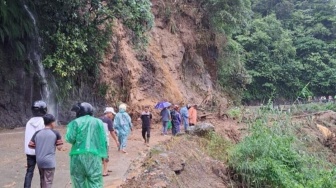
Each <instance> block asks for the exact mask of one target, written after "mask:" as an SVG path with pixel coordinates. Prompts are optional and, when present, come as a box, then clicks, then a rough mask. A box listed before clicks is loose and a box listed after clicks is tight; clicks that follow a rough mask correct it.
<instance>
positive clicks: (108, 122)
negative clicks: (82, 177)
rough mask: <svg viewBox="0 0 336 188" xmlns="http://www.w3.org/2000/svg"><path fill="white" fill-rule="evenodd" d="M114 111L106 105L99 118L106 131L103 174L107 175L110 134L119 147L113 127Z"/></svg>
mask: <svg viewBox="0 0 336 188" xmlns="http://www.w3.org/2000/svg"><path fill="white" fill-rule="evenodd" d="M115 114H116V113H115V112H114V109H113V108H112V107H106V109H105V111H104V116H102V117H100V119H101V120H102V121H103V123H104V129H105V132H106V145H107V158H105V159H103V176H108V175H109V174H108V172H111V171H110V170H108V169H107V163H108V162H109V156H108V151H109V145H110V144H109V141H110V139H109V137H110V135H111V136H112V138H113V140H114V141H115V143H116V144H117V147H119V142H118V139H117V135H116V133H115V131H114V129H113V117H114V115H115Z"/></svg>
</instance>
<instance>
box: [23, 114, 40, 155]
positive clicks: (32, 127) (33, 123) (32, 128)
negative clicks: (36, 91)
mask: <svg viewBox="0 0 336 188" xmlns="http://www.w3.org/2000/svg"><path fill="white" fill-rule="evenodd" d="M43 128H44V121H43V118H42V117H32V118H31V119H30V120H29V121H28V122H27V124H26V131H25V145H24V148H25V153H26V154H27V155H35V149H30V148H29V147H28V144H29V141H30V140H31V139H32V137H33V135H34V134H35V132H36V131H39V130H41V129H43Z"/></svg>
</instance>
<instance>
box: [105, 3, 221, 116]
mask: <svg viewBox="0 0 336 188" xmlns="http://www.w3.org/2000/svg"><path fill="white" fill-rule="evenodd" d="M152 3H153V5H152V11H153V14H154V15H155V26H154V28H153V29H152V30H151V32H150V35H149V44H148V46H147V47H144V48H142V49H139V48H135V47H134V45H132V41H131V38H130V35H129V31H128V30H127V29H126V28H125V27H124V26H123V25H122V24H121V22H119V21H115V23H114V27H113V31H114V32H113V33H114V37H113V41H112V43H111V46H110V48H109V49H108V50H107V53H106V54H107V55H106V57H105V59H104V62H103V63H102V64H101V67H100V68H101V74H100V78H101V79H100V84H102V85H106V88H107V92H106V95H105V97H106V99H107V104H110V105H117V104H118V103H119V102H126V103H128V104H129V105H130V106H132V107H133V108H132V109H133V111H132V112H131V114H132V115H134V114H136V113H137V112H139V111H140V108H141V107H142V106H143V105H151V106H153V105H154V104H155V103H156V102H158V101H162V100H168V101H171V102H172V103H174V104H179V105H181V104H185V103H194V104H198V105H202V104H205V103H207V104H208V105H207V106H220V105H221V106H222V107H225V106H226V105H227V101H226V99H225V97H224V96H222V95H221V94H220V92H217V87H216V80H217V78H216V76H217V75H216V61H215V60H216V58H217V56H218V51H217V47H216V46H217V45H216V42H218V41H217V40H216V36H215V34H214V33H212V32H211V31H210V30H207V29H206V25H207V24H206V23H205V24H204V23H202V21H203V20H202V19H203V18H204V17H203V15H202V10H200V9H198V8H197V6H198V5H197V4H195V3H188V2H181V3H179V2H164V1H158V0H153V1H152Z"/></svg>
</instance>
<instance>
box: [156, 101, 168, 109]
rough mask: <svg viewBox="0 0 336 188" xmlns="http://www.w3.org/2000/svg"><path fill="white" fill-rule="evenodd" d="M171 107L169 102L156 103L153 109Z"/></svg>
mask: <svg viewBox="0 0 336 188" xmlns="http://www.w3.org/2000/svg"><path fill="white" fill-rule="evenodd" d="M170 105H171V103H170V102H158V103H157V104H156V105H155V108H156V109H162V108H167V107H169V106H170Z"/></svg>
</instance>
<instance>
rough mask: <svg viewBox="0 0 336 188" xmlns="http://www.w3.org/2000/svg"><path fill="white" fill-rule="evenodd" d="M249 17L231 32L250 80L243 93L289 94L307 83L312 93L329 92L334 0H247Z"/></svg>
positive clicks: (248, 96)
mask: <svg viewBox="0 0 336 188" xmlns="http://www.w3.org/2000/svg"><path fill="white" fill-rule="evenodd" d="M251 3H252V10H253V13H254V15H253V19H252V21H251V23H250V24H249V25H248V27H247V29H246V30H245V31H243V32H241V33H240V34H237V35H234V36H233V38H234V40H236V41H237V42H238V43H239V44H241V45H242V47H243V48H244V53H242V57H243V58H242V61H243V62H244V64H245V68H246V69H247V70H248V73H249V75H251V76H252V83H251V84H250V85H248V86H247V88H246V92H245V93H244V99H245V100H246V101H249V100H255V99H258V100H263V99H265V98H267V97H268V96H269V95H270V94H271V93H272V92H275V94H276V95H275V98H287V99H289V98H291V97H293V96H296V93H295V92H296V91H298V90H299V89H300V88H303V87H304V86H305V85H306V84H307V83H310V85H309V88H310V90H311V92H312V93H313V94H314V95H330V94H331V95H334V94H335V87H334V86H335V84H336V77H335V74H333V73H334V72H335V71H336V55H335V53H334V52H335V47H336V35H335V33H336V32H335V31H336V17H335V13H336V9H335V5H336V1H335V0H330V1H324V0H308V1H307V0H295V1H294V0H283V1H276V0H251Z"/></svg>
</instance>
